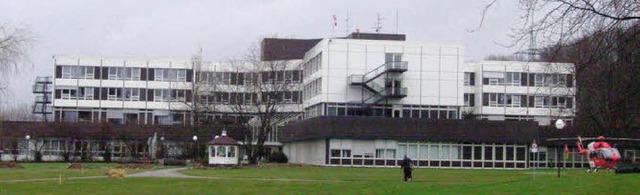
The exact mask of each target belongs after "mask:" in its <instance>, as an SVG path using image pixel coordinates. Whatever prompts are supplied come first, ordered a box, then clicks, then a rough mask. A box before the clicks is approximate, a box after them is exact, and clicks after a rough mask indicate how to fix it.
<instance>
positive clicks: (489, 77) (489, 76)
mask: <svg viewBox="0 0 640 195" xmlns="http://www.w3.org/2000/svg"><path fill="white" fill-rule="evenodd" d="M504 76H505V74H504V73H503V72H484V73H483V78H482V84H484V85H504Z"/></svg>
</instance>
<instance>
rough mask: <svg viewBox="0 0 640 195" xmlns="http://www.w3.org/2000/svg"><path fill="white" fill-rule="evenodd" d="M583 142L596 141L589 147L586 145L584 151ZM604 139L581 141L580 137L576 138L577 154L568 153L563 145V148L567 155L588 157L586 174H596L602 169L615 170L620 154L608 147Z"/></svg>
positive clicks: (567, 148)
mask: <svg viewBox="0 0 640 195" xmlns="http://www.w3.org/2000/svg"><path fill="white" fill-rule="evenodd" d="M583 140H585V141H586V140H596V141H592V142H591V143H589V145H587V148H586V149H584V147H583V146H582V141H583ZM604 140H605V138H604V137H603V136H600V137H598V138H597V139H594V138H585V139H582V138H580V136H578V142H576V145H577V146H578V152H570V151H569V147H568V146H567V145H564V148H565V152H566V153H567V155H568V154H580V155H584V156H588V157H589V169H588V170H587V172H588V173H590V172H592V171H593V172H597V171H598V169H604V168H606V169H607V170H609V169H612V168H613V169H615V168H616V166H617V165H618V161H619V160H620V152H618V149H616V148H615V147H611V145H609V143H607V142H605V141H604Z"/></svg>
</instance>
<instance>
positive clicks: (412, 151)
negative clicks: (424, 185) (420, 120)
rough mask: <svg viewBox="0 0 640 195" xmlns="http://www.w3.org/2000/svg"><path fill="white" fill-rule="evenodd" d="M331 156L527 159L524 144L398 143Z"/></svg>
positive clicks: (341, 151) (332, 156) (339, 152)
mask: <svg viewBox="0 0 640 195" xmlns="http://www.w3.org/2000/svg"><path fill="white" fill-rule="evenodd" d="M330 152H331V153H330V157H331V158H374V157H375V158H379V159H396V158H402V157H404V156H405V155H407V157H409V158H411V159H414V160H509V161H512V160H516V161H524V160H526V159H525V158H526V156H527V151H526V147H524V146H503V145H497V146H493V145H485V146H482V145H462V144H417V143H416V144H398V148H397V151H396V149H376V152H375V156H374V154H372V153H363V154H353V155H352V152H351V150H349V149H331V151H330Z"/></svg>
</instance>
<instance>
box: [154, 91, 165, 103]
mask: <svg viewBox="0 0 640 195" xmlns="http://www.w3.org/2000/svg"><path fill="white" fill-rule="evenodd" d="M162 91H164V90H162V89H156V90H153V101H155V102H162V101H163V100H162Z"/></svg>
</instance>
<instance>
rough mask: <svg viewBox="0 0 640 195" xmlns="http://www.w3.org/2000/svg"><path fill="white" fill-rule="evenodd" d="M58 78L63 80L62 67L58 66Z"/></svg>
mask: <svg viewBox="0 0 640 195" xmlns="http://www.w3.org/2000/svg"><path fill="white" fill-rule="evenodd" d="M56 78H57V79H59V78H62V66H56Z"/></svg>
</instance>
